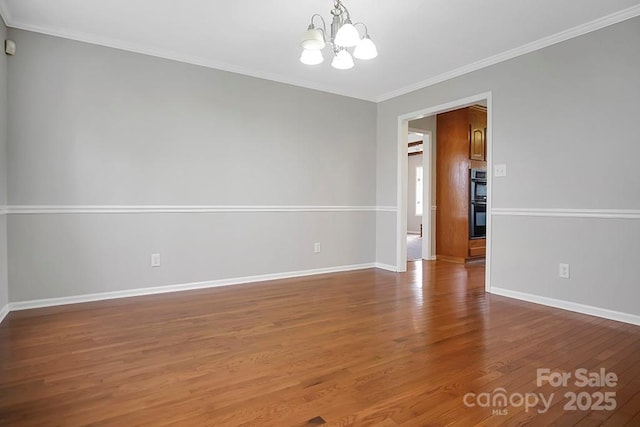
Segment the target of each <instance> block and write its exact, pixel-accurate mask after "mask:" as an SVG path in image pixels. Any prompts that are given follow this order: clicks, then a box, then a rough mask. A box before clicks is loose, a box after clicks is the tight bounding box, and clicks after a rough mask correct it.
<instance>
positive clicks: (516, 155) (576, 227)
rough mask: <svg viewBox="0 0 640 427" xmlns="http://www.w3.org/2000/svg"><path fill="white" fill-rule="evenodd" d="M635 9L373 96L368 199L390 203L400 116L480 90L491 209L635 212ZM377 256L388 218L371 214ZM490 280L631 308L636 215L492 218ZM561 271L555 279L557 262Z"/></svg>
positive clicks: (639, 188) (638, 152) (390, 256)
mask: <svg viewBox="0 0 640 427" xmlns="http://www.w3.org/2000/svg"><path fill="white" fill-rule="evenodd" d="M638 40H640V18H634V19H631V20H628V21H625V22H622V23H619V24H616V25H613V26H610V27H607V28H604V29H601V30H598V31H596V32H593V33H589V34H586V35H583V36H581V37H578V38H575V39H572V40H568V41H565V42H563V43H559V44H556V45H553V46H550V47H547V48H545V49H542V50H539V51H536V52H533V53H530V54H527V55H524V56H521V57H518V58H515V59H512V60H509V61H507V62H503V63H500V64H497V65H494V66H492V67H489V68H485V69H482V70H479V71H476V72H473V73H470V74H467V75H464V76H461V77H458V78H455V79H452V80H449V81H446V82H443V83H440V84H437V85H434V86H431V87H428V88H425V89H422V90H419V91H416V92H412V93H410V94H407V95H404V96H401V97H398V98H394V99H391V100H388V101H386V102H383V103H380V104H378V123H377V126H378V158H377V165H378V166H377V169H378V173H377V199H378V204H379V205H395V204H396V185H397V184H396V175H397V171H396V167H397V161H396V152H397V151H396V144H397V142H396V139H397V136H396V135H397V132H398V130H397V120H398V116H399V115H403V114H407V113H411V112H413V111H418V110H420V109H425V108H429V107H434V106H437V105H441V104H444V103H447V102H451V101H454V100H456V99H462V98H465V97H468V96H472V95H476V94H479V93H483V92H487V91H491V92H492V94H493V105H492V107H493V109H492V113H493V135H492V141H493V148H492V151H493V160H494V164H499V163H505V164H507V168H508V176H507V177H503V178H496V179H494V181H493V207H494V208H502V209H517V208H520V209H533V208H538V209H631V210H639V209H640V179H638V167H637V163H638V159H639V158H640V139H639V135H640V133H638V130H637V120H638V117H640V102H639V101H640V79H639V78H638V76H639V74H638V73H639V71H638V70H640V43H637V41H638ZM376 227H377V259H378V262H381V263H387V264H395V242H396V240H395V239H396V235H395V234H396V230H395V228H396V219H395V214H394V213H393V212H379V213H378V220H377V225H376ZM491 239H492V242H493V252H492V259H491V271H492V283H491V285H492V286H493V287H498V288H504V289H509V290H513V291H519V292H524V293H528V294H532V295H537V296H543V297H548V298H555V299H558V300H564V301H570V302H576V303H581V304H586V305H591V306H595V307H599V308H604V309H610V310H615V311H620V312H624V313H629V314H635V315H639V314H640V306H639V305H638V304H637V301H639V300H640V287H638V277H640V264H639V263H638V254H640V221H639V220H638V219H628V220H618V219H604V218H591V219H588V218H585V219H579V218H575V217H570V216H569V217H566V218H559V217H549V218H535V217H530V216H514V215H500V216H498V215H494V216H493V234H492V235H491ZM561 262H568V263H570V264H571V273H572V278H571V279H570V280H559V279H557V274H558V263H561Z"/></svg>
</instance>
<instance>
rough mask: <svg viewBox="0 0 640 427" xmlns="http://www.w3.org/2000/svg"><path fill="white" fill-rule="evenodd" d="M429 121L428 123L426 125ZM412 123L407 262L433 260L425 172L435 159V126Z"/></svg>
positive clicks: (409, 156)
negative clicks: (432, 141) (432, 148)
mask: <svg viewBox="0 0 640 427" xmlns="http://www.w3.org/2000/svg"><path fill="white" fill-rule="evenodd" d="M425 119H426V121H425ZM425 119H422V121H416V122H415V123H414V122H411V121H410V122H409V135H408V144H407V145H408V146H407V156H408V159H407V161H408V167H407V172H408V176H407V261H417V260H418V261H419V260H423V259H426V260H429V259H433V257H432V251H431V247H430V246H429V245H428V244H427V243H428V241H429V240H428V239H427V238H426V237H425V234H426V233H428V232H429V230H430V226H429V218H430V215H429V214H430V211H431V206H430V205H429V204H428V203H426V199H425V198H424V194H425V191H424V184H425V182H430V180H426V179H425V176H424V171H425V170H427V168H425V164H426V162H429V159H430V157H431V140H432V131H431V129H432V126H430V125H431V121H430V120H429V118H425Z"/></svg>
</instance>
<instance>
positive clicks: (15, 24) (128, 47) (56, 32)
mask: <svg viewBox="0 0 640 427" xmlns="http://www.w3.org/2000/svg"><path fill="white" fill-rule="evenodd" d="M2 3H4V1H2V0H0V5H1V4H2ZM0 10H2V8H1V7H0ZM5 11H7V8H6V7H5ZM5 18H6V22H7V26H8V27H11V28H16V29H19V30H25V31H32V32H34V33H40V34H47V35H50V36H55V37H61V38H64V39H69V40H75V41H79V42H85V43H90V44H94V45H99V46H105V47H110V48H114V49H120V50H124V51H128V52H134V53H140V54H143V55H148V56H153V57H157V58H164V59H169V60H171V61H177V62H184V63H187V64H192V65H199V66H201V67H206V68H213V69H216V70H221V71H228V72H231V73H236V74H242V75H245V76H250V77H256V78H259V79H264V80H269V81H273V82H278V83H284V84H289V85H292V86H298V87H303V88H307V89H313V90H318V91H321V92H327V93H332V94H335V95H340V96H346V97H349V98H355V99H361V100H363V101H369V102H375V98H374V97H370V96H366V95H364V94H362V93H357V92H353V91H345V90H342V89H338V88H335V87H333V86H328V85H323V84H318V83H317V82H312V81H309V80H302V79H294V78H291V77H286V76H283V75H280V74H276V73H270V72H267V71H264V70H257V69H250V68H246V67H241V66H238V65H233V64H228V63H226V62H220V61H215V60H213V59H210V58H205V57H201V56H196V55H189V54H185V53H180V52H176V51H172V50H169V49H164V48H158V47H154V46H147V45H142V44H137V43H131V42H127V41H124V40H119V39H116V38H110V37H99V36H95V35H92V34H87V33H82V32H78V31H68V30H65V29H62V28H55V27H52V28H49V27H42V26H39V25H32V24H28V23H24V22H21V21H18V20H16V19H12V18H11V15H10V14H9V13H7V14H6V16H5Z"/></svg>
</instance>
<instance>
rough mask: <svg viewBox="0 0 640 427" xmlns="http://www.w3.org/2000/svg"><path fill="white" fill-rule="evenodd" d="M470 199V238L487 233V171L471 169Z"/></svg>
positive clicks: (481, 236) (479, 237) (480, 236)
mask: <svg viewBox="0 0 640 427" xmlns="http://www.w3.org/2000/svg"><path fill="white" fill-rule="evenodd" d="M470 184H471V185H470V186H469V188H470V190H471V191H470V200H469V238H471V239H483V238H485V237H486V235H487V171H485V170H480V169H471V174H470Z"/></svg>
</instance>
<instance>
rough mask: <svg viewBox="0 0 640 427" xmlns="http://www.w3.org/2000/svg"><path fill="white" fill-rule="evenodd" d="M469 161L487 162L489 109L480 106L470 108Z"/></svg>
mask: <svg viewBox="0 0 640 427" xmlns="http://www.w3.org/2000/svg"><path fill="white" fill-rule="evenodd" d="M468 113H469V159H471V160H482V161H486V160H487V144H486V142H487V140H486V136H487V109H486V108H485V107H482V106H480V105H474V106H472V107H469V108H468Z"/></svg>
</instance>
